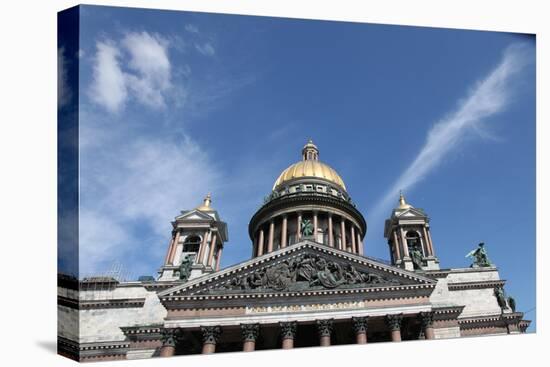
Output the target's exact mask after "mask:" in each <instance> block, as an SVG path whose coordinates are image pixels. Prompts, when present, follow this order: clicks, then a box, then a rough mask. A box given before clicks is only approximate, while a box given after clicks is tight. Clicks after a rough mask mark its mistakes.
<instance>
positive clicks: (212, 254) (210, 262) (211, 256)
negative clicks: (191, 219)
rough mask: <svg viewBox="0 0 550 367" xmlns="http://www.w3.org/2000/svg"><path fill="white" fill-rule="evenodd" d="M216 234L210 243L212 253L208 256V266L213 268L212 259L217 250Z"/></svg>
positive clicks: (213, 234)
mask: <svg viewBox="0 0 550 367" xmlns="http://www.w3.org/2000/svg"><path fill="white" fill-rule="evenodd" d="M216 240H217V238H216V232H214V233H212V241H210V253H209V254H208V263H207V264H206V265H208V266H212V258H213V257H214V251H215V250H216Z"/></svg>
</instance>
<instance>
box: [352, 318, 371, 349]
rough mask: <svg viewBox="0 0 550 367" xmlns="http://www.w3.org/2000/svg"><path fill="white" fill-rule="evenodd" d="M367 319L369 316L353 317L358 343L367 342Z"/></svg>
mask: <svg viewBox="0 0 550 367" xmlns="http://www.w3.org/2000/svg"><path fill="white" fill-rule="evenodd" d="M367 320H368V316H364V317H352V318H351V321H352V323H353V330H354V331H355V340H356V341H357V344H367Z"/></svg>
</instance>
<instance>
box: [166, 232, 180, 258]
mask: <svg viewBox="0 0 550 367" xmlns="http://www.w3.org/2000/svg"><path fill="white" fill-rule="evenodd" d="M179 241H180V231H177V230H176V236H175V237H174V244H173V246H172V253H171V254H170V260H169V263H170V264H174V257H175V256H176V249H177V248H178V242H179Z"/></svg>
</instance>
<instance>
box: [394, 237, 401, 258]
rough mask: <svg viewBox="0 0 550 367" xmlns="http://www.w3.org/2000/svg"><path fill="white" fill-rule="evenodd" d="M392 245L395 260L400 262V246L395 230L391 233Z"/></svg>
mask: <svg viewBox="0 0 550 367" xmlns="http://www.w3.org/2000/svg"><path fill="white" fill-rule="evenodd" d="M393 245H394V246H395V257H396V259H395V260H401V249H400V247H401V245H400V244H399V240H398V239H397V232H396V230H394V231H393Z"/></svg>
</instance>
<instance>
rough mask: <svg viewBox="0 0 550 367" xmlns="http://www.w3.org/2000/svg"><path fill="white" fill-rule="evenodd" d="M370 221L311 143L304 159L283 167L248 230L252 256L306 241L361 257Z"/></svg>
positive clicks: (306, 149)
mask: <svg viewBox="0 0 550 367" xmlns="http://www.w3.org/2000/svg"><path fill="white" fill-rule="evenodd" d="M366 231H367V223H366V221H365V219H364V218H363V215H362V214H361V213H360V212H359V211H358V210H357V208H356V207H355V204H354V203H353V202H352V200H351V198H350V196H349V195H348V193H347V189H346V185H345V184H344V181H343V180H342V178H341V177H340V175H339V174H338V173H337V172H336V171H335V170H334V169H333V168H332V167H330V166H329V165H327V164H325V163H323V162H321V161H320V160H319V149H318V148H317V146H316V145H315V144H313V142H312V141H311V140H310V141H309V142H308V143H307V144H306V145H305V146H304V147H303V149H302V160H301V161H299V162H296V163H294V164H292V165H290V166H289V167H288V168H287V169H285V170H284V171H283V172H281V174H280V175H279V177H278V178H277V179H276V180H275V183H274V184H273V189H272V191H271V193H270V194H269V195H268V196H267V197H266V198H265V200H264V204H263V205H262V207H261V208H260V209H259V210H258V211H257V212H256V213H255V214H254V216H253V217H252V219H251V220H250V224H249V226H248V233H249V236H250V239H251V240H252V243H253V245H252V257H256V256H262V255H263V254H266V253H269V252H272V251H275V250H277V249H279V248H284V247H287V246H292V245H294V244H296V243H298V242H300V241H301V240H304V239H308V240H311V241H314V242H317V243H321V244H324V245H326V246H330V247H336V248H338V249H341V250H344V251H349V252H353V253H357V254H360V255H362V254H363V238H364V237H365V233H366Z"/></svg>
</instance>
